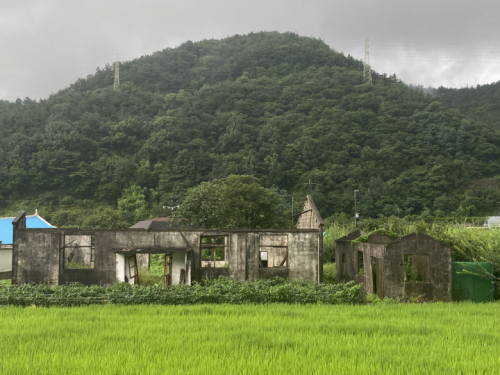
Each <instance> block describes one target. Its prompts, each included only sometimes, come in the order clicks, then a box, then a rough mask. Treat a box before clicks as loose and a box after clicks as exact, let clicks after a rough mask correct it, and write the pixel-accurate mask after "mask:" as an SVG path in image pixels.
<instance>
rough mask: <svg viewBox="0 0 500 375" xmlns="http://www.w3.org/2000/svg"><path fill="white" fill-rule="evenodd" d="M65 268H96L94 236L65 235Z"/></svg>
mask: <svg viewBox="0 0 500 375" xmlns="http://www.w3.org/2000/svg"><path fill="white" fill-rule="evenodd" d="M63 237H64V268H65V269H92V268H94V257H95V245H94V235H90V234H88V235H64V236H63Z"/></svg>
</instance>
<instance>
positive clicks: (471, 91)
mask: <svg viewBox="0 0 500 375" xmlns="http://www.w3.org/2000/svg"><path fill="white" fill-rule="evenodd" d="M432 95H434V96H435V97H437V98H439V99H440V100H441V101H442V102H443V103H444V104H445V105H446V106H447V107H449V108H456V109H458V110H459V111H460V112H462V113H464V114H466V115H467V116H468V117H470V118H472V119H474V120H476V121H480V122H482V123H487V124H490V125H492V126H493V127H495V128H497V129H499V128H500V82H496V83H492V84H489V85H477V86H476V87H464V88H461V89H449V88H445V87H440V88H438V89H435V90H432Z"/></svg>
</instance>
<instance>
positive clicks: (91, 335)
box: [0, 303, 500, 375]
mask: <svg viewBox="0 0 500 375" xmlns="http://www.w3.org/2000/svg"><path fill="white" fill-rule="evenodd" d="M499 314H500V304H499V303H491V304H472V303H460V304H456V303H448V304H445V303H433V304H425V305H422V304H390V305H388V304H384V303H378V304H376V305H367V306H344V305H343V306H318V305H308V306H300V305H292V306H291V305H279V304H274V305H258V306H255V305H252V306H231V305H203V306H88V307H79V308H72V309H63V308H50V309H46V308H29V307H28V308H15V307H9V308H5V307H2V308H0V332H2V340H0V352H1V353H2V367H1V372H2V373H6V374H13V375H15V374H32V373H36V374H70V373H82V374H110V373H113V374H131V373H134V374H135V373H140V374H159V373H165V372H168V373H169V374H221V373H224V374H270V375H274V374H360V373H362V374H366V375H375V374H391V375H392V374H405V375H406V374H409V375H411V374H413V375H426V374H443V375H451V374H453V375H455V374H496V373H498V342H500V330H498V329H496V327H497V323H498V316H499Z"/></svg>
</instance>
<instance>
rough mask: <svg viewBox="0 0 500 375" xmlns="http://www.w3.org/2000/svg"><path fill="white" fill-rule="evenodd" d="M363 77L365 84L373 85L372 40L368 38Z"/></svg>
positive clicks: (366, 40)
mask: <svg viewBox="0 0 500 375" xmlns="http://www.w3.org/2000/svg"><path fill="white" fill-rule="evenodd" d="M363 77H364V80H365V84H367V85H371V84H372V68H371V66H370V40H369V39H368V37H366V39H365V63H364V65H363Z"/></svg>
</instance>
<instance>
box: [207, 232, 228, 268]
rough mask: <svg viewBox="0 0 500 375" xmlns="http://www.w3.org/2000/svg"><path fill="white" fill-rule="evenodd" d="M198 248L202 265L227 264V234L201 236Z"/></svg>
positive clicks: (216, 265)
mask: <svg viewBox="0 0 500 375" xmlns="http://www.w3.org/2000/svg"><path fill="white" fill-rule="evenodd" d="M200 250H201V266H202V267H227V266H228V257H229V256H228V251H229V236H202V237H201V245H200Z"/></svg>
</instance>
